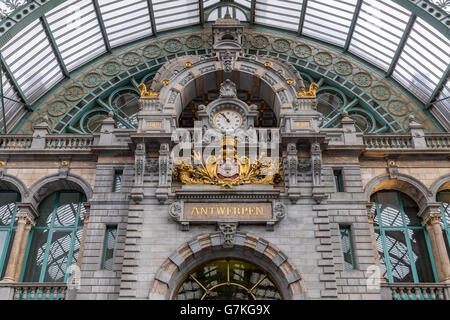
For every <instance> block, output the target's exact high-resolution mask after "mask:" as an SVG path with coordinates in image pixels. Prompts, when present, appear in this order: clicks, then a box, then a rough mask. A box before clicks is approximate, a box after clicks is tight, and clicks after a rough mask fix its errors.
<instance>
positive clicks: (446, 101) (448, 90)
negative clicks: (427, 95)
mask: <svg viewBox="0 0 450 320" xmlns="http://www.w3.org/2000/svg"><path fill="white" fill-rule="evenodd" d="M436 101H437V102H436V103H435V104H434V105H435V106H436V107H437V108H438V109H439V110H440V111H441V113H442V115H443V118H444V119H446V120H447V125H448V126H449V127H450V80H447V83H446V85H445V86H444V88H443V89H442V92H441V94H440V95H439V96H438V97H437V99H436Z"/></svg>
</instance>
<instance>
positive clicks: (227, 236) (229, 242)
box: [219, 222, 238, 248]
mask: <svg viewBox="0 0 450 320" xmlns="http://www.w3.org/2000/svg"><path fill="white" fill-rule="evenodd" d="M237 226H238V223H237V222H230V223H219V229H220V232H222V235H223V247H224V248H233V247H234V238H235V235H236V230H237Z"/></svg>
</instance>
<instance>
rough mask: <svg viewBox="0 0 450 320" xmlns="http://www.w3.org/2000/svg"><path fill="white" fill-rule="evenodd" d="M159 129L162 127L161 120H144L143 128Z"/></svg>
mask: <svg viewBox="0 0 450 320" xmlns="http://www.w3.org/2000/svg"><path fill="white" fill-rule="evenodd" d="M154 128H157V129H161V128H162V122H161V121H146V126H145V129H154Z"/></svg>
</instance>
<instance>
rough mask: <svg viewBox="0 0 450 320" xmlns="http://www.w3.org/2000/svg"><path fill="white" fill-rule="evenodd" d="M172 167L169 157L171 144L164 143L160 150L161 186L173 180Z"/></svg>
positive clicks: (165, 185)
mask: <svg viewBox="0 0 450 320" xmlns="http://www.w3.org/2000/svg"><path fill="white" fill-rule="evenodd" d="M171 177H172V168H171V161H170V157H169V145H168V144H167V143H163V144H161V146H160V150H159V186H160V187H163V186H164V187H167V186H168V185H169V184H170V182H171Z"/></svg>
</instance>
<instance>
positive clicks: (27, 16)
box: [0, 0, 450, 127]
mask: <svg viewBox="0 0 450 320" xmlns="http://www.w3.org/2000/svg"><path fill="white" fill-rule="evenodd" d="M125 1H126V0H125ZM192 1H193V3H194V2H195V3H197V5H198V9H197V11H196V12H198V15H199V18H198V20H197V21H198V25H201V26H202V25H204V24H205V23H206V21H205V20H206V19H205V13H208V12H210V11H211V10H212V8H218V7H220V6H230V5H232V6H238V7H239V8H242V9H245V10H247V12H248V13H249V15H250V17H249V18H250V19H249V22H250V24H258V23H257V22H256V21H255V17H256V16H257V15H258V12H259V14H260V15H261V14H262V15H265V14H266V13H268V14H270V9H271V7H270V6H272V4H265V3H262V2H258V0H251V1H248V8H246V7H245V5H242V4H237V3H234V2H232V1H221V2H219V3H215V4H213V5H210V6H207V7H205V4H204V1H203V0H198V1H197V0H192ZM64 2H65V1H63V0H52V1H48V2H47V3H45V4H42V3H40V2H38V1H35V0H33V1H29V2H27V3H26V4H24V5H23V6H22V7H20V8H18V9H17V10H15V11H14V12H12V13H11V15H10V17H11V18H9V17H8V18H6V19H3V20H2V21H0V47H1V46H3V45H4V44H6V43H7V42H8V41H9V40H11V39H13V38H14V36H15V35H16V34H17V33H19V32H20V31H21V30H22V29H23V28H24V27H26V26H27V25H28V24H29V23H30V22H31V21H34V20H35V19H36V18H38V19H40V21H41V23H42V25H43V27H44V32H45V35H46V37H47V39H48V40H49V42H50V46H51V48H52V50H53V52H54V54H55V57H56V60H57V63H58V65H59V66H60V68H61V70H62V73H63V75H64V76H65V77H66V78H67V79H73V75H74V74H76V73H77V72H78V71H79V70H82V69H83V68H84V67H85V66H81V67H78V68H76V69H75V70H71V72H69V71H68V69H67V67H66V62H65V61H64V58H63V57H62V55H61V52H60V50H59V49H58V45H57V43H56V40H55V37H54V35H53V33H52V31H51V28H50V26H49V23H48V22H47V19H46V16H45V14H46V13H47V12H49V11H50V10H52V9H54V8H56V7H58V6H59V5H60V4H62V3H64ZM160 2H161V1H157V0H153V1H152V0H147V1H146V3H147V8H148V15H149V17H150V19H149V21H150V23H151V27H152V33H153V36H154V37H157V36H159V33H158V32H157V27H158V19H161V18H160V16H159V15H158V14H157V13H155V10H154V6H155V5H158V6H159V7H161V5H160ZM394 2H395V3H397V4H399V5H400V6H402V7H403V8H405V9H407V10H409V11H410V12H411V13H412V14H411V16H410V19H409V21H408V24H407V26H406V28H405V30H404V33H403V36H402V37H401V39H400V43H399V44H398V46H397V50H396V52H395V55H394V57H393V59H392V60H391V62H390V65H389V68H388V69H387V70H380V68H379V67H378V66H374V65H373V64H372V63H371V62H367V61H366V65H367V66H368V67H369V68H371V69H372V70H374V71H375V72H378V73H380V71H381V72H382V73H383V72H384V76H385V77H386V78H388V79H390V81H392V83H393V84H394V85H402V84H401V83H400V82H399V81H398V80H397V79H393V78H392V75H393V73H394V71H395V70H397V69H398V63H399V60H401V58H402V57H403V56H404V55H405V53H404V50H405V44H406V43H407V42H408V41H409V39H410V38H411V32H412V31H413V30H414V28H415V22H416V20H417V18H418V17H420V18H421V19H423V20H424V21H425V22H428V23H430V25H431V27H433V28H435V29H436V30H438V31H439V32H441V35H442V37H443V39H444V40H445V39H446V40H447V41H448V40H449V39H450V32H449V29H448V24H449V19H450V18H448V14H445V12H444V11H443V9H442V8H439V7H438V6H436V5H434V4H432V3H429V2H428V1H424V0H417V1H406V0H394ZM425 2H426V3H425ZM92 3H93V5H94V8H95V13H96V16H97V19H98V25H99V28H100V30H101V33H102V36H103V41H104V44H105V48H106V51H107V53H108V54H112V52H113V50H112V46H111V44H110V40H109V37H108V34H107V30H106V27H105V23H104V21H103V15H102V12H101V10H100V5H99V3H98V0H92ZM363 3H364V1H363V0H358V2H357V4H356V5H355V6H354V8H353V9H352V10H353V15H352V18H351V19H350V26H349V28H348V31H347V33H346V39H344V40H345V41H344V42H345V43H344V45H343V46H342V47H341V48H340V49H341V50H342V52H344V53H346V54H347V55H348V56H349V57H350V58H351V59H357V60H358V59H359V60H361V59H362V60H364V58H361V57H357V56H355V55H354V54H353V53H352V51H351V50H349V49H351V48H350V44H351V42H352V39H353V37H354V32H355V28H356V27H357V24H358V19H359V16H360V11H361V7H362V5H363ZM424 3H425V4H424ZM262 5H265V6H266V7H265V9H264V10H263V9H259V8H260V7H261V6H262ZM309 5H310V4H309V3H308V0H304V1H303V2H302V7H301V13H300V16H299V20H298V21H299V22H298V31H297V35H298V36H301V37H302V38H306V39H312V40H315V41H318V42H319V43H326V41H324V40H322V39H321V36H318V38H317V39H314V38H311V35H309V34H308V35H305V34H304V25H305V20H306V18H307V16H308V14H309V13H307V9H308V7H309ZM426 8H432V9H433V10H434V11H433V12H434V13H430V12H432V11H431V10H428V11H427V10H425V9H426ZM183 9H184V7H183V6H181V5H176V6H174V7H173V9H171V12H172V11H173V13H171V15H173V18H175V19H174V20H173V21H183V19H191V18H189V17H188V16H186V17H182V18H177V16H178V14H179V13H182V12H183ZM272 9H273V10H275V11H276V10H283V8H282V7H279V6H277V4H273V7H272ZM158 10H160V9H158ZM158 10H157V11H158ZM186 10H188V9H186ZM330 10H334V9H330ZM190 11H192V10H190ZM186 12H188V11H186ZM155 16H156V17H155ZM164 17H166V16H164ZM167 17H168V16H167ZM186 21H187V20H186ZM443 26H444V27H445V28H443ZM286 33H289V32H288V31H286ZM330 47H331V48H333V47H335V46H334V45H331V46H330ZM338 48H339V46H338ZM430 50H432V48H431V49H430ZM88 63H89V62H88ZM1 64H2V65H3V66H4V70H5V72H6V74H7V76H8V78H9V79H10V80H11V83H12V84H13V86H14V88H15V91H16V93H17V95H18V96H19V97H20V99H21V100H23V101H24V105H25V106H29V105H30V103H29V99H28V97H27V96H26V95H25V94H24V92H23V90H22V88H21V87H20V85H19V84H18V82H17V81H16V79H15V77H14V75H13V72H11V69H10V68H9V66H8V61H5V59H4V57H3V56H1ZM86 65H87V64H86ZM448 77H449V67H448V65H447V68H446V69H445V70H443V75H442V76H441V78H440V79H439V80H438V81H436V82H437V85H435V84H434V83H433V90H432V93H431V94H430V95H428V96H427V97H426V99H425V100H424V99H423V98H420V97H419V99H421V101H419V100H416V101H415V103H416V104H418V105H421V106H422V107H423V108H424V109H425V108H430V107H433V106H434V107H437V105H436V104H435V102H436V101H437V99H438V97H439V95H440V94H441V92H442V90H443V88H444V87H445V85H446V83H447V82H448ZM425 81H426V80H425ZM402 83H404V81H402ZM426 85H428V84H426ZM406 90H407V91H408V90H409V91H410V92H411V93H412V94H415V90H413V89H410V88H406ZM411 93H409V94H411ZM2 97H3V94H2ZM439 101H441V102H442V101H444V103H446V99H445V97H444V99H440V100H439ZM41 102H42V99H40V100H38V101H35V102H34V103H33V105H32V106H31V107H30V109H35V108H36V104H39V103H41ZM17 103H20V102H17ZM2 106H4V103H3V100H2ZM2 112H3V114H5V111H3V110H2ZM6 120H8V119H6ZM4 127H5V126H4Z"/></svg>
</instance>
